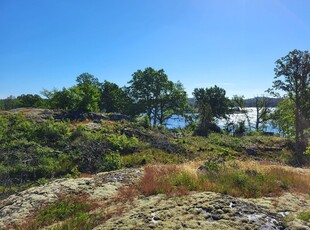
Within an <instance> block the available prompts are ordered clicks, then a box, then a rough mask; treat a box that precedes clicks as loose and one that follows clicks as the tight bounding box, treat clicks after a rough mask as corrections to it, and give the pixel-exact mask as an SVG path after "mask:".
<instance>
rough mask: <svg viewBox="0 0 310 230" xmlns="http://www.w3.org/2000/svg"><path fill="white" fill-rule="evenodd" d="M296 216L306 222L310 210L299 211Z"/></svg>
mask: <svg viewBox="0 0 310 230" xmlns="http://www.w3.org/2000/svg"><path fill="white" fill-rule="evenodd" d="M297 218H298V219H300V220H303V221H307V222H308V221H310V211H307V212H301V213H299V214H298V216H297Z"/></svg>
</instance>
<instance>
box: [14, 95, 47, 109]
mask: <svg viewBox="0 0 310 230" xmlns="http://www.w3.org/2000/svg"><path fill="white" fill-rule="evenodd" d="M17 100H18V106H19V107H33V108H38V107H42V106H43V99H42V98H41V97H40V96H39V95H38V94H22V95H20V96H18V97H17Z"/></svg>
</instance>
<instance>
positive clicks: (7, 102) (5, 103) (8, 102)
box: [0, 95, 18, 110]
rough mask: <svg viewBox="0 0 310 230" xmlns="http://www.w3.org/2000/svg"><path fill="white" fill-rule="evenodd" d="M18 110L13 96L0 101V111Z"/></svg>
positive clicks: (16, 101)
mask: <svg viewBox="0 0 310 230" xmlns="http://www.w3.org/2000/svg"><path fill="white" fill-rule="evenodd" d="M15 108H18V100H17V98H16V97H14V96H12V95H11V96H9V97H7V98H6V99H1V100H0V110H2V109H3V110H10V109H15Z"/></svg>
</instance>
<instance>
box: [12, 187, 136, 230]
mask: <svg viewBox="0 0 310 230" xmlns="http://www.w3.org/2000/svg"><path fill="white" fill-rule="evenodd" d="M137 195H138V193H137V190H135V189H134V188H133V187H131V186H125V185H124V186H122V187H120V188H119V190H118V192H117V193H116V195H114V196H112V197H110V198H109V199H107V200H106V201H104V202H103V201H99V200H94V199H91V198H89V196H88V195H87V194H84V193H82V194H75V195H67V196H65V195H59V197H58V200H57V201H55V202H54V203H51V204H48V205H45V206H43V207H42V208H40V209H39V210H38V211H37V212H36V213H34V214H32V216H29V218H28V219H27V221H25V222H24V223H22V224H19V225H15V226H8V229H12V228H13V229H17V230H37V229H43V228H44V229H51V230H71V229H76V230H88V229H93V228H94V227H96V226H98V225H100V224H102V223H104V222H105V221H107V220H108V219H110V218H112V217H115V216H120V215H122V214H123V213H124V212H125V211H126V208H128V207H131V206H132V205H133V201H134V198H135V197H136V196H137ZM126 204H129V205H128V206H126Z"/></svg>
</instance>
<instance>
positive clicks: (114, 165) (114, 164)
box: [100, 153, 121, 171]
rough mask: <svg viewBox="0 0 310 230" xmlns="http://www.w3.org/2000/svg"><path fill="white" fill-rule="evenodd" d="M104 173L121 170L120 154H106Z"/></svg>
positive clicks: (103, 166)
mask: <svg viewBox="0 0 310 230" xmlns="http://www.w3.org/2000/svg"><path fill="white" fill-rule="evenodd" d="M100 168H101V170H102V171H113V170H117V169H120V168H121V156H120V154H119V153H110V154H106V155H105V156H104V157H103V165H102V166H101V167H100Z"/></svg>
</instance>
